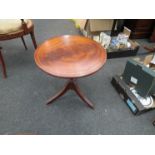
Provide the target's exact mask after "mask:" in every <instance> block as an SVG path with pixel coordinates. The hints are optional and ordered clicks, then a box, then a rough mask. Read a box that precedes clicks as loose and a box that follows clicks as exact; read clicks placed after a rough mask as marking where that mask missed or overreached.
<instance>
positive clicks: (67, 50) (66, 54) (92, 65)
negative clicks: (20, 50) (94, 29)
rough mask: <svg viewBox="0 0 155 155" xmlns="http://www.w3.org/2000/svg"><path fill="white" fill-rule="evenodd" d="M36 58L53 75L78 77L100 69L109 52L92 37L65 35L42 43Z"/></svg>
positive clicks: (41, 66) (37, 50)
mask: <svg viewBox="0 0 155 155" xmlns="http://www.w3.org/2000/svg"><path fill="white" fill-rule="evenodd" d="M34 58H35V62H36V64H37V65H38V67H39V68H40V69H42V70H43V71H45V72H46V73H48V74H50V75H52V76H56V77H62V78H78V77H83V76H88V75H90V74H93V73H95V72H96V71H98V70H99V69H100V68H101V67H102V66H103V65H104V64H105V62H106V59H107V54H106V51H105V49H104V48H103V47H102V46H101V45H100V44H99V43H97V42H95V41H93V40H92V39H89V38H86V37H82V36H74V35H64V36H59V37H54V38H51V39H49V40H47V41H45V42H44V43H42V44H41V45H40V46H39V47H38V48H37V49H36V51H35V54H34Z"/></svg>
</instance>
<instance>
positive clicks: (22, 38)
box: [21, 37, 27, 50]
mask: <svg viewBox="0 0 155 155" xmlns="http://www.w3.org/2000/svg"><path fill="white" fill-rule="evenodd" d="M21 40H22V42H23V45H24V47H25V50H27V46H26V43H25V40H24V37H21Z"/></svg>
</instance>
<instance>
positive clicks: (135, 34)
mask: <svg viewBox="0 0 155 155" xmlns="http://www.w3.org/2000/svg"><path fill="white" fill-rule="evenodd" d="M124 26H126V27H128V28H129V29H130V30H131V31H132V33H131V38H132V39H140V38H141V39H142V38H149V37H150V36H151V34H152V32H153V28H154V26H155V19H126V20H125V21H124Z"/></svg>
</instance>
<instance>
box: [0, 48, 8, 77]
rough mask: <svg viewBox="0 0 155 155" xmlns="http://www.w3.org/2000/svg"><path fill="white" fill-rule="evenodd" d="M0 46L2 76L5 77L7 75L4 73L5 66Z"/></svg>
mask: <svg viewBox="0 0 155 155" xmlns="http://www.w3.org/2000/svg"><path fill="white" fill-rule="evenodd" d="M1 49H2V48H1V47H0V64H1V65H2V72H3V77H4V78H6V77H7V75H6V68H5V63H4V59H3V56H2V52H1Z"/></svg>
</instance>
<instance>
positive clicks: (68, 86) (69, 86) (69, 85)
mask: <svg viewBox="0 0 155 155" xmlns="http://www.w3.org/2000/svg"><path fill="white" fill-rule="evenodd" d="M68 90H73V91H75V92H76V94H77V95H78V96H79V97H80V98H81V99H82V100H83V101H84V102H85V103H86V104H87V105H88V106H89V107H90V108H92V109H94V106H93V104H92V103H91V102H90V101H89V100H88V99H87V98H86V97H85V96H84V95H83V94H82V93H81V91H80V89H79V87H78V85H77V84H76V83H75V79H70V80H69V81H68V83H67V84H66V86H65V87H64V88H63V89H62V90H61V91H60V92H59V93H57V94H56V95H55V96H53V97H52V98H50V99H49V100H48V101H47V105H49V104H51V103H53V101H55V100H56V99H58V98H59V97H61V96H62V95H64V94H65V93H66V92H67V91H68Z"/></svg>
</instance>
